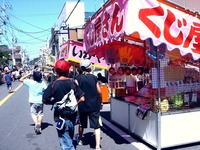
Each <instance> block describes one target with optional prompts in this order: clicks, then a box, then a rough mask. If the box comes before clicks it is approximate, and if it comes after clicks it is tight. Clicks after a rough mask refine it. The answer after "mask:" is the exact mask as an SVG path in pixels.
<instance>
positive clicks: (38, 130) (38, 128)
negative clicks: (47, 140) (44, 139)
mask: <svg viewBox="0 0 200 150" xmlns="http://www.w3.org/2000/svg"><path fill="white" fill-rule="evenodd" d="M34 130H35V133H36V134H41V133H42V129H41V126H40V125H39V124H37V125H36V126H35V128H34Z"/></svg>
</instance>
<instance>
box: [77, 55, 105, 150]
mask: <svg viewBox="0 0 200 150" xmlns="http://www.w3.org/2000/svg"><path fill="white" fill-rule="evenodd" d="M80 68H81V69H82V71H83V72H82V74H80V75H78V76H77V77H76V78H75V81H76V82H77V84H78V85H79V86H80V88H81V89H82V90H83V91H84V93H85V95H84V97H85V102H84V103H81V104H79V107H78V110H79V117H80V125H79V135H78V137H77V143H78V145H82V136H83V131H84V128H87V119H88V118H89V121H90V127H91V128H93V129H94V133H95V141H96V146H95V149H96V150H100V138H101V136H100V134H101V130H100V127H101V125H100V122H99V118H100V110H101V104H102V103H101V90H100V86H99V83H98V81H97V77H96V76H95V75H93V74H90V72H91V71H92V63H91V61H90V60H89V59H84V60H82V61H81V62H80Z"/></svg>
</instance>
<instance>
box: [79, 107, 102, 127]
mask: <svg viewBox="0 0 200 150" xmlns="http://www.w3.org/2000/svg"><path fill="white" fill-rule="evenodd" d="M88 117H89V122H90V128H93V129H98V128H100V127H101V125H100V124H99V117H100V111H93V112H79V118H80V125H81V126H82V128H87V123H88Z"/></svg>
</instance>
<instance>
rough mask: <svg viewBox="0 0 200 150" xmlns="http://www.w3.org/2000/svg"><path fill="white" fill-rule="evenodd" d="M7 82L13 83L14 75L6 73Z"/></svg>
mask: <svg viewBox="0 0 200 150" xmlns="http://www.w3.org/2000/svg"><path fill="white" fill-rule="evenodd" d="M5 80H6V84H12V75H11V73H8V74H6V75H5Z"/></svg>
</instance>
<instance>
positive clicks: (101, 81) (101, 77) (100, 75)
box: [97, 73, 108, 84]
mask: <svg viewBox="0 0 200 150" xmlns="http://www.w3.org/2000/svg"><path fill="white" fill-rule="evenodd" d="M97 81H99V82H100V83H101V84H102V83H103V84H108V79H107V78H106V77H104V76H102V74H101V73H98V74H97Z"/></svg>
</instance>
